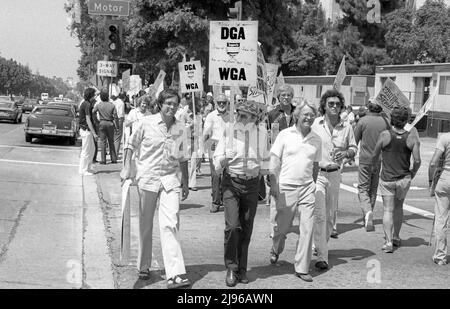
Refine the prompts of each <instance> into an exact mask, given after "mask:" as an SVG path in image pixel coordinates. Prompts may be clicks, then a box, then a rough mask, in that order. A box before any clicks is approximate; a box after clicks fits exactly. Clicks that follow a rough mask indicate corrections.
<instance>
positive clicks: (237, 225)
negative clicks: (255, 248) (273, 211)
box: [222, 173, 259, 271]
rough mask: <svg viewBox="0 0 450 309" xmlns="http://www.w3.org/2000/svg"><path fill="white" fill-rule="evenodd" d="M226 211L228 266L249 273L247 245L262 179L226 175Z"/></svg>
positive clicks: (224, 198)
mask: <svg viewBox="0 0 450 309" xmlns="http://www.w3.org/2000/svg"><path fill="white" fill-rule="evenodd" d="M222 190H223V204H224V209H225V254H224V258H225V266H226V267H227V269H232V270H233V271H241V270H244V271H246V270H247V260H248V246H249V244H250V238H251V236H252V231H253V220H254V219H255V214H256V207H257V206H258V190H259V177H257V178H254V179H250V180H243V179H239V178H232V177H230V175H228V174H227V173H224V176H223V181H222Z"/></svg>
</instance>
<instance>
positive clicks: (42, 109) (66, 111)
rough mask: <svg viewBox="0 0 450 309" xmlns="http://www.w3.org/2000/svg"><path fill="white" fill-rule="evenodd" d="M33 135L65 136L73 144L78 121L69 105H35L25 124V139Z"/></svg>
mask: <svg viewBox="0 0 450 309" xmlns="http://www.w3.org/2000/svg"><path fill="white" fill-rule="evenodd" d="M33 137H66V138H67V139H68V140H69V143H70V144H71V145H75V142H76V140H77V137H78V122H77V118H76V115H75V111H74V109H73V108H72V107H71V106H61V105H37V106H35V108H34V109H33V111H32V112H31V113H30V115H29V116H28V118H27V121H26V124H25V141H26V142H28V143H31V141H32V139H33Z"/></svg>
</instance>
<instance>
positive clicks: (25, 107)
mask: <svg viewBox="0 0 450 309" xmlns="http://www.w3.org/2000/svg"><path fill="white" fill-rule="evenodd" d="M36 105H37V103H36V100H34V99H26V100H25V102H23V104H22V112H23V113H25V112H31V111H32V110H33V108H34V107H35V106H36Z"/></svg>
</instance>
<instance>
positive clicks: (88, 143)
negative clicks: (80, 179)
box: [79, 88, 97, 176]
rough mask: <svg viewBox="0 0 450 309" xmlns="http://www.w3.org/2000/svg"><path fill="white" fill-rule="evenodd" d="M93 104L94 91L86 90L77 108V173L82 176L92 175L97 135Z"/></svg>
mask: <svg viewBox="0 0 450 309" xmlns="http://www.w3.org/2000/svg"><path fill="white" fill-rule="evenodd" d="M94 103H95V90H94V89H93V88H87V89H86V90H85V91H84V100H83V102H81V104H80V108H79V123H80V136H81V153H80V166H79V173H80V174H81V175H84V176H91V175H93V172H94V171H93V169H92V159H93V158H94V152H95V144H94V143H96V142H97V134H96V133H95V130H94V125H93V120H92V115H93V114H92V109H93V106H94Z"/></svg>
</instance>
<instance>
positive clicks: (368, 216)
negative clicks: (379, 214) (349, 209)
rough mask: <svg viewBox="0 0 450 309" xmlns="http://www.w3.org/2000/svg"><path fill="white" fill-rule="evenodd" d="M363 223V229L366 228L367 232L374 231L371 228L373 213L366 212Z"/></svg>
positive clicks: (372, 227)
mask: <svg viewBox="0 0 450 309" xmlns="http://www.w3.org/2000/svg"><path fill="white" fill-rule="evenodd" d="M364 222H365V227H366V231H367V232H373V231H375V227H374V226H373V212H372V211H369V212H367V214H366V216H365V218H364Z"/></svg>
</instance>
